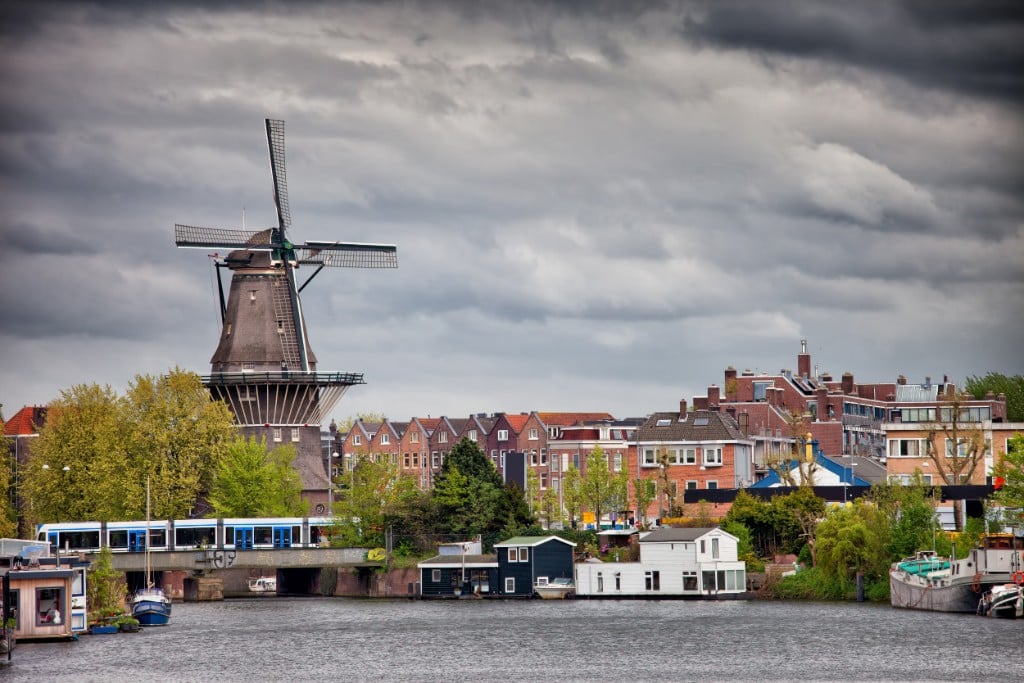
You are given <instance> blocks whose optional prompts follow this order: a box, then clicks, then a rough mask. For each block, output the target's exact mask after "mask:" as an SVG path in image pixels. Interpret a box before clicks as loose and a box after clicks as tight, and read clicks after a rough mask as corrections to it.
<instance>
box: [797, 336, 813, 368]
mask: <svg viewBox="0 0 1024 683" xmlns="http://www.w3.org/2000/svg"><path fill="white" fill-rule="evenodd" d="M796 374H798V375H799V376H800V377H810V376H811V354H809V353H807V340H806V339H801V340H800V355H798V356H797V357H796Z"/></svg>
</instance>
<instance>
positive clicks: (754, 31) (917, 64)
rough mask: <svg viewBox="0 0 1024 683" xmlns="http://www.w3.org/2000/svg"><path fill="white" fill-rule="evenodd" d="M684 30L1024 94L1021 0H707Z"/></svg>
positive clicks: (767, 49) (707, 41)
mask: <svg viewBox="0 0 1024 683" xmlns="http://www.w3.org/2000/svg"><path fill="white" fill-rule="evenodd" d="M706 7H707V13H706V15H705V16H704V17H703V18H701V19H688V20H687V21H686V22H685V23H684V25H683V27H682V33H683V35H685V36H686V37H687V38H692V39H696V40H698V41H699V42H700V43H701V44H704V45H707V46H711V47H723V48H729V49H738V50H750V51H755V52H760V53H763V54H765V55H766V56H769V57H770V56H772V55H779V56H791V57H798V58H803V59H817V60H822V61H823V62H825V63H828V64H831V65H835V66H837V67H840V68H844V67H848V66H858V67H861V68H865V69H869V70H873V71H878V72H882V73H888V74H891V75H894V76H897V77H899V78H901V79H903V80H904V81H905V82H907V83H911V84H914V85H915V87H936V88H943V89H948V90H953V91H956V92H964V93H971V94H976V95H985V96H989V97H997V98H1001V99H1007V100H1012V101H1014V102H1016V103H1020V101H1021V100H1022V99H1024V5H1022V4H1021V3H1020V2H1017V1H1016V0H993V1H992V2H952V1H943V0H939V1H937V2H933V1H929V0H905V1H903V2H882V1H869V2H850V3H841V2H833V3H815V2H802V1H800V0H789V1H784V2H757V1H756V0H741V1H738V2H710V3H708V4H707V6H706Z"/></svg>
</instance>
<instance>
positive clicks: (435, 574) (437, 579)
mask: <svg viewBox="0 0 1024 683" xmlns="http://www.w3.org/2000/svg"><path fill="white" fill-rule="evenodd" d="M430 580H431V581H433V582H434V583H441V570H440V569H432V570H430Z"/></svg>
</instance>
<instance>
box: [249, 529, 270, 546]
mask: <svg viewBox="0 0 1024 683" xmlns="http://www.w3.org/2000/svg"><path fill="white" fill-rule="evenodd" d="M273 539H274V532H273V528H272V527H269V526H258V527H254V528H253V543H256V544H257V545H270V544H271V543H273V542H274V541H273Z"/></svg>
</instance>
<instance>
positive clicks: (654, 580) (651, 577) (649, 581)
mask: <svg viewBox="0 0 1024 683" xmlns="http://www.w3.org/2000/svg"><path fill="white" fill-rule="evenodd" d="M644 588H645V589H646V590H649V591H660V590H661V572H659V571H646V572H644Z"/></svg>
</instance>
